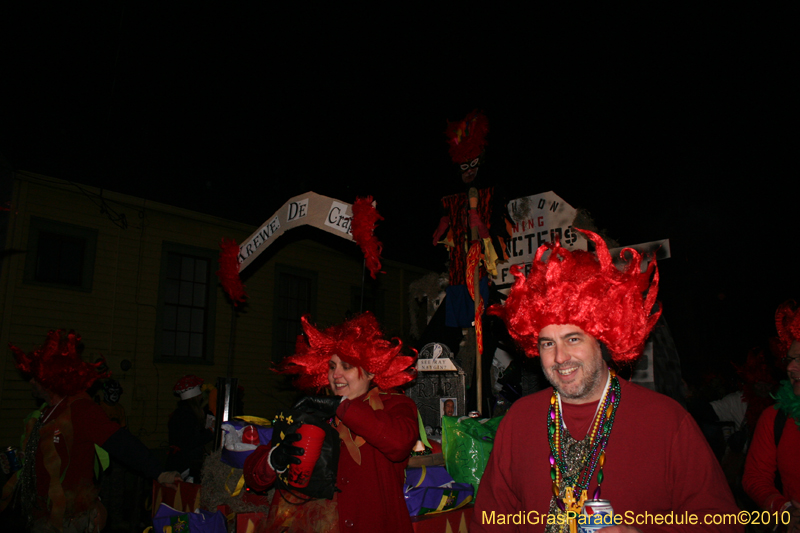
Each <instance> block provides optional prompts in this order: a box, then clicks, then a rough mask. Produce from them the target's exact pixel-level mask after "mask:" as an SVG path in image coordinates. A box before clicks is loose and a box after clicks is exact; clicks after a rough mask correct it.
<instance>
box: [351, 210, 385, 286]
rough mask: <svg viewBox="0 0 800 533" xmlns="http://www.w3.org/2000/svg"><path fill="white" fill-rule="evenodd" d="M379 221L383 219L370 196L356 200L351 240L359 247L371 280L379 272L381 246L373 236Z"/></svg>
mask: <svg viewBox="0 0 800 533" xmlns="http://www.w3.org/2000/svg"><path fill="white" fill-rule="evenodd" d="M379 220H383V217H382V216H381V215H380V213H378V210H377V209H376V208H375V206H374V205H372V196H367V197H366V198H356V201H355V203H354V204H353V222H352V224H351V226H350V227H351V230H352V232H353V240H354V241H356V244H358V246H359V247H361V252H362V253H363V254H364V261H366V264H367V268H368V269H369V274H370V276H372V279H375V274H377V273H378V272H381V251H382V250H383V244H382V243H381V241H379V240H378V238H377V237H376V236H375V228H376V227H377V225H378V221H379ZM381 273H383V272H381Z"/></svg>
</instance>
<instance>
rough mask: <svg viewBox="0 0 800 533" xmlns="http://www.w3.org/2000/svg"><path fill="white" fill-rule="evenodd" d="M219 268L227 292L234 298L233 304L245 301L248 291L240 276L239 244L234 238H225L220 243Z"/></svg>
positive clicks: (218, 271) (221, 281) (218, 275)
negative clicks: (245, 290)
mask: <svg viewBox="0 0 800 533" xmlns="http://www.w3.org/2000/svg"><path fill="white" fill-rule="evenodd" d="M219 247H220V252H219V270H217V277H218V278H219V282H220V283H221V284H222V288H223V289H225V293H226V294H227V295H228V296H229V297H230V299H231V300H233V305H234V306H237V305H239V304H240V303H244V301H245V299H246V298H247V293H246V292H244V285H243V284H242V280H241V279H240V278H239V245H238V244H236V241H235V240H233V239H225V238H223V239H222V241H220V243H219Z"/></svg>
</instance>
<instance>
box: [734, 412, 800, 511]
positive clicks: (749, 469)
mask: <svg viewBox="0 0 800 533" xmlns="http://www.w3.org/2000/svg"><path fill="white" fill-rule="evenodd" d="M777 414H778V410H777V409H770V408H768V409H766V410H765V411H764V412H763V413H761V418H759V419H758V425H756V431H755V433H754V434H753V442H752V443H751V444H750V450H749V451H748V452H747V461H746V462H745V464H744V477H743V478H742V486H743V487H744V490H745V492H747V495H748V496H750V497H751V498H753V501H754V502H756V503H757V504H758V505H759V506H760V507H761V508H762V509H766V510H768V511H770V512H772V511H779V510H780V508H781V506H783V504H785V503H786V502H788V501H789V500H795V501H800V456H798V450H800V429H798V427H797V423H796V422H795V420H794V418H791V417H789V418H787V419H786V424H785V425H784V426H783V433H782V434H781V440H780V442H779V443H778V447H777V449H776V447H775V433H774V431H775V430H774V426H775V417H776V416H777ZM778 471H780V473H781V482H782V483H783V494H781V493H780V492H779V491H778V489H777V488H775V472H778Z"/></svg>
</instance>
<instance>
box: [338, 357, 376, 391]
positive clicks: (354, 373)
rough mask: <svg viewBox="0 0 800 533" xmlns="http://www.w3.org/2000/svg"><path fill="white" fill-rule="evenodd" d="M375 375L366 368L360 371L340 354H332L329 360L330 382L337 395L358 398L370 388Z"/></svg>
mask: <svg viewBox="0 0 800 533" xmlns="http://www.w3.org/2000/svg"><path fill="white" fill-rule="evenodd" d="M374 377H375V376H374V375H373V374H369V373H368V372H366V371H364V370H361V371H360V372H359V368H358V367H357V366H351V365H350V364H348V363H346V362H344V361H342V360H341V359H339V356H338V355H332V356H331V360H330V361H328V383H329V384H330V386H331V389H332V390H333V393H334V394H335V395H336V396H347V397H348V398H351V399H352V398H358V397H359V396H361V395H362V394H365V393H366V392H367V391H368V390H369V384H370V382H371V381H372V378H374Z"/></svg>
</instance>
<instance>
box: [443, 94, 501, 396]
mask: <svg viewBox="0 0 800 533" xmlns="http://www.w3.org/2000/svg"><path fill="white" fill-rule="evenodd" d="M488 132H489V121H488V119H487V118H486V115H484V114H483V113H481V112H480V111H478V110H475V111H472V112H471V113H469V114H468V115H467V116H466V117H465V118H464V119H463V120H459V121H456V122H448V124H447V129H446V131H445V136H446V139H447V144H448V146H449V154H450V157H451V159H452V161H453V163H455V164H456V166H457V170H458V173H459V175H460V176H461V190H460V191H459V192H457V193H455V194H451V195H448V196H445V197H444V198H442V200H441V202H442V215H441V218H440V220H439V224H438V226H437V228H436V230H435V231H434V233H433V245H434V246H437V245H438V244H444V245H445V246H446V247H447V248H448V253H449V270H448V275H449V284H448V286H447V288H446V289H445V290H446V293H447V297H446V298H445V300H444V306H445V310H446V316H445V327H446V328H448V329H450V328H457V329H458V330H459V332H460V330H461V329H463V328H472V327H473V325H474V327H475V330H474V332H475V333H474V335H475V340H474V341H473V340H472V339H471V335H472V334H471V333H470V334H469V335H470V338H469V339H468V340H467V348H466V349H463V350H458V348H457V345H458V344H459V343H460V342H461V337H460V335H455V337H456V338H455V339H454V340H453V342H454V344H453V345H451V346H450V348H451V349H453V351H459V360H460V362H461V364H462V365H463V366H464V369H465V371H466V373H467V380H468V383H467V386H468V387H469V388H470V390H471V391H474V390H475V388H474V387H472V385H473V379H474V378H475V377H476V374H477V372H476V361H475V360H476V353H483V327H482V317H483V311H484V303H485V302H486V301H488V299H489V277H495V276H497V264H498V263H504V262H506V261H507V260H508V249H507V243H508V241H509V239H510V235H511V218H510V217H509V215H508V207H507V203H508V202H507V200H506V198H505V195H504V194H503V193H502V191H501V190H500V189H501V187H500V185H499V184H490V182H489V180H488V179H487V178H486V169H485V168H482V166H483V164H484V160H485V157H486V154H485V152H486V150H485V148H486V144H487V142H486V136H487V134H488ZM476 277H477V279H478V292H479V293H480V295H481V296H480V297H476V295H475V284H476V279H475V278H476ZM476 302H477V308H476ZM450 335H453V333H452V332H449V333H445V334H444V335H441V334H440V335H439V338H438V339H437V340H439V341H441V339H442V338H448V337H450ZM456 339H457V340H456ZM491 363H492V361H491V359H488V360H484V361H483V364H482V367H483V375H484V379H483V381H484V383H483V388H484V389H485V390H486V391H487V392H488V391H489V390H491V383H490V378H489V369H490V368H491ZM468 401H469V402H470V404H471V402H472V397H471V396H470V398H469V399H468ZM475 407H477V409H478V410H482V409H484V407H485V406H481V405H476V406H475Z"/></svg>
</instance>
